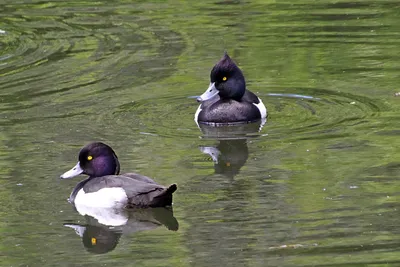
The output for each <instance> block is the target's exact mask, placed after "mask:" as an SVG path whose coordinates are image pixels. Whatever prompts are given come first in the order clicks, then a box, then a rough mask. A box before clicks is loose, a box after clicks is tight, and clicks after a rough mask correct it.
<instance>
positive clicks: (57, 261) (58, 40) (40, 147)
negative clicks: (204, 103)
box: [0, 0, 400, 267]
mask: <svg viewBox="0 0 400 267" xmlns="http://www.w3.org/2000/svg"><path fill="white" fill-rule="evenodd" d="M399 25H400V5H399V2H398V1H393V0H392V1H390V0H375V1H371V0H358V1H348V0H335V1H333V0H320V1H313V0H296V1H279V0H277V1H272V0H267V1H260V0H258V1H257V0H256V1H234V0H232V1H218V0H215V1H208V0H207V1H154V2H148V1H126V0H116V1H103V0H100V1H39V0H30V1H28V0H20V1H15V0H12V1H11V0H3V1H2V2H1V3H0V130H1V131H0V158H1V160H0V235H1V239H0V265H1V266H213V267H221V266H231V267H232V266H400V232H399V231H398V230H397V228H398V225H399V222H400V212H399V210H398V208H397V207H399V206H400V194H399V192H398V191H400V180H398V178H399V173H400V154H399V152H398V151H399V145H400V141H399V137H398V136H399V135H400V116H399V111H400V109H399V101H400V98H398V97H396V93H397V92H400V87H399V84H400V76H399V71H400V56H399V55H400V38H399V37H400V31H399ZM224 51H228V53H229V54H230V56H231V57H232V58H233V59H234V60H235V62H236V63H237V64H238V65H239V67H240V68H241V69H242V70H243V72H244V75H245V77H246V81H247V86H248V89H250V90H251V91H253V92H255V93H256V94H257V95H258V96H259V97H260V98H261V99H262V100H263V102H264V103H265V104H266V106H267V108H268V112H269V118H268V121H267V123H266V124H265V125H264V127H263V128H262V129H261V131H260V132H258V131H257V130H258V127H256V128H257V130H255V131H254V129H253V130H252V131H250V132H245V133H243V132H241V131H239V132H235V133H234V138H217V136H219V137H221V136H220V135H219V134H218V133H215V129H214V130H213V129H211V130H209V131H201V130H200V129H199V128H198V127H197V125H196V124H195V122H194V121H193V116H194V113H195V111H196V109H197V105H198V103H197V102H196V101H195V96H197V95H200V94H201V93H202V92H203V91H204V90H205V89H206V88H207V86H208V84H209V73H210V70H211V68H212V67H213V65H214V64H215V63H216V62H217V61H218V60H219V59H220V58H221V57H222V55H223V53H224ZM91 141H103V142H106V143H107V144H109V145H111V146H112V147H113V148H114V150H115V151H116V152H117V154H118V157H119V159H120V162H121V170H122V171H123V172H127V171H135V172H139V173H141V174H144V175H148V176H150V177H153V178H154V179H155V180H156V181H157V182H159V183H161V184H165V185H167V184H170V183H177V184H178V191H177V192H176V193H175V194H174V205H173V216H174V217H175V218H176V220H177V222H179V229H177V231H174V230H171V229H168V227H166V226H164V225H162V224H161V225H159V226H158V227H154V228H151V229H150V228H149V229H147V228H146V229H142V228H140V229H138V228H137V227H136V226H135V225H133V226H132V225H130V226H127V227H125V228H124V227H121V228H118V229H111V228H108V227H102V226H99V225H97V226H96V222H95V221H93V220H92V219H90V218H85V217H82V216H81V215H80V214H79V213H77V212H76V211H75V210H74V209H73V207H72V206H71V205H70V203H68V201H67V198H68V196H69V194H70V192H71V190H72V189H73V187H74V186H75V185H76V183H77V182H78V181H80V179H82V178H83V177H79V178H75V179H70V180H60V179H59V175H60V174H61V173H63V172H64V171H66V170H68V169H69V168H71V167H72V166H73V165H74V164H75V163H76V161H77V154H78V151H79V149H80V148H81V147H82V146H83V145H85V144H87V143H89V142H91ZM205 151H212V152H213V153H214V154H211V153H209V154H207V153H205ZM135 216H136V217H135ZM148 216H153V215H149V214H147V213H146V214H145V213H143V214H142V213H136V214H135V215H133V217H135V218H139V219H137V220H147V219H143V218H148ZM72 223H74V224H80V225H82V226H93V227H94V228H91V229H92V230H93V231H95V230H96V229H100V230H99V232H100V233H101V234H100V235H101V236H107V238H110V239H112V240H113V241H112V242H114V243H113V244H114V245H110V246H108V247H107V248H105V249H104V250H102V254H96V253H95V252H96V251H93V250H90V249H88V248H87V246H85V243H84V242H83V239H82V238H81V237H80V236H79V235H78V234H77V233H75V231H74V230H73V229H71V228H69V227H65V226H64V224H72ZM96 227H100V228H96ZM135 227H136V228H135ZM175 230H176V229H175ZM96 233H97V232H96ZM89 240H91V239H89ZM99 240H100V239H99ZM105 240H108V239H106V238H105ZM89 243H90V242H89ZM94 243H96V242H93V241H92V245H97V243H96V244H94ZM98 244H100V243H98ZM97 252H99V251H97Z"/></svg>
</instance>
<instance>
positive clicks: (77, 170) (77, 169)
mask: <svg viewBox="0 0 400 267" xmlns="http://www.w3.org/2000/svg"><path fill="white" fill-rule="evenodd" d="M81 173H83V170H82V168H81V165H80V162H79V161H78V163H77V164H76V165H75V166H74V167H73V168H72V169H70V170H69V171H67V172H65V173H63V174H62V175H61V176H60V178H61V179H68V178H72V177H75V176H78V175H79V174H81Z"/></svg>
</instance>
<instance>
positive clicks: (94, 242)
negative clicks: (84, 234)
mask: <svg viewBox="0 0 400 267" xmlns="http://www.w3.org/2000/svg"><path fill="white" fill-rule="evenodd" d="M90 242H91V243H92V246H94V245H96V243H97V239H96V238H95V237H92V238H91V240H90Z"/></svg>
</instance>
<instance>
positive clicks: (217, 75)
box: [194, 52, 268, 125]
mask: <svg viewBox="0 0 400 267" xmlns="http://www.w3.org/2000/svg"><path fill="white" fill-rule="evenodd" d="M197 102H200V105H199V107H198V108H197V111H196V113H195V116H194V120H195V122H196V123H197V125H199V124H208V125H230V124H241V123H250V122H255V121H259V120H265V119H266V118H267V115H268V113H267V108H266V107H265V105H264V104H263V102H262V100H261V99H260V98H259V97H257V96H256V95H255V94H254V93H252V92H251V91H249V90H247V89H246V81H245V79H244V75H243V73H242V71H241V70H240V69H239V67H238V66H237V65H236V64H235V62H234V61H233V60H232V59H231V58H230V57H229V55H228V53H227V52H225V54H224V56H223V57H222V58H221V59H220V61H219V62H218V63H217V64H215V66H214V67H213V68H212V70H211V73H210V85H209V86H208V88H207V90H206V91H205V92H204V93H203V94H202V95H201V96H199V97H197Z"/></svg>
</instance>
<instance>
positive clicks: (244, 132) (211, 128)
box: [198, 119, 266, 140]
mask: <svg viewBox="0 0 400 267" xmlns="http://www.w3.org/2000/svg"><path fill="white" fill-rule="evenodd" d="M265 123H266V119H263V120H260V121H258V122H253V123H243V124H234V125H218V126H216V125H208V124H199V125H198V127H199V128H200V130H201V132H202V133H203V137H202V138H205V139H219V140H221V139H224V140H227V139H243V138H247V137H249V136H254V135H259V132H260V131H261V129H262V128H263V126H264V124H265Z"/></svg>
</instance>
